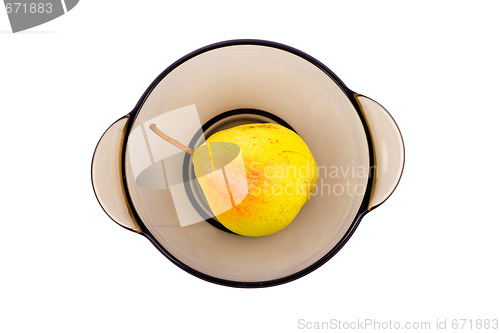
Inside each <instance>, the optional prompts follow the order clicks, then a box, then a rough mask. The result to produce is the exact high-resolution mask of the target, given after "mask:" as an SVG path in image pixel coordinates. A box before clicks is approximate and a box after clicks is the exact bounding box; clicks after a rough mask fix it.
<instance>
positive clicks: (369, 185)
mask: <svg viewBox="0 0 500 333" xmlns="http://www.w3.org/2000/svg"><path fill="white" fill-rule="evenodd" d="M237 45H258V46H267V47H272V48H276V49H280V50H283V51H287V52H289V53H292V54H294V55H296V56H299V57H301V58H303V59H305V60H307V61H308V62H310V63H312V64H313V65H315V66H316V67H318V68H319V69H321V70H322V71H323V72H324V73H325V74H326V75H328V76H329V77H330V78H331V79H332V81H333V82H334V83H336V84H337V85H338V87H339V88H340V89H341V90H342V91H343V92H344V94H345V95H346V97H347V98H348V99H349V100H350V101H351V103H352V105H353V106H354V108H355V109H356V112H357V113H358V116H359V118H360V120H361V123H362V125H363V128H364V130H365V134H366V140H367V143H368V154H369V163H370V168H369V173H368V181H367V187H366V192H365V195H364V197H363V200H362V202H361V205H360V208H359V210H358V212H357V214H356V217H355V218H354V220H353V221H352V223H351V225H350V226H349V228H348V230H347V231H346V233H345V234H344V235H343V236H342V238H341V239H340V241H339V242H338V243H337V244H336V245H335V246H334V247H333V248H332V249H331V250H330V251H328V253H326V254H325V255H324V256H323V257H321V258H320V259H319V260H317V261H316V262H314V263H313V264H311V265H309V266H308V267H306V268H304V269H302V270H300V271H298V272H295V273H293V274H290V275H288V276H284V277H281V278H277V279H272V280H265V281H253V282H245V281H233V280H227V279H221V278H217V277H214V276H211V275H208V274H205V273H202V272H200V271H198V270H196V269H193V268H192V267H190V266H188V265H186V264H184V263H183V262H182V261H180V260H179V259H177V258H176V257H174V256H173V255H172V254H171V253H170V252H168V251H167V250H166V249H165V248H164V247H163V246H162V245H161V244H160V243H159V242H158V240H157V239H156V238H155V237H154V236H153V235H152V234H151V232H150V231H149V230H148V228H147V227H146V225H145V224H144V222H142V220H141V218H140V217H139V214H138V213H137V211H136V209H135V207H134V206H133V204H132V198H131V196H130V191H129V189H128V185H127V181H126V173H125V163H124V161H125V153H126V147H127V141H128V135H129V133H130V130H131V128H132V125H133V123H134V121H135V119H136V116H137V114H138V112H139V110H140V109H141V107H142V105H143V104H144V102H145V101H146V99H147V98H148V96H149V94H150V93H151V92H152V91H153V90H154V88H155V87H156V86H157V85H158V83H159V82H160V81H161V80H163V78H165V76H167V75H168V74H169V73H170V72H172V71H173V70H174V69H175V68H177V67H178V66H180V65H181V64H183V63H184V62H186V61H188V60H190V59H192V58H194V57H196V56H198V55H200V54H202V53H205V52H208V51H211V50H214V49H218V48H222V47H228V46H237ZM129 116H130V119H129V121H128V123H127V128H126V130H125V134H124V137H125V140H124V143H123V147H122V170H121V171H122V175H123V183H124V189H125V195H126V197H127V201H128V202H129V207H130V210H131V212H132V214H133V216H134V218H135V220H136V221H137V223H138V224H139V226H140V228H141V233H140V234H142V235H143V236H145V237H146V238H147V239H149V241H151V243H152V244H153V245H154V246H155V247H156V248H157V249H158V250H159V251H160V252H161V253H162V254H163V255H164V256H165V257H167V258H168V259H169V260H170V261H171V262H173V263H174V264H175V265H177V266H178V267H180V268H181V269H183V270H184V271H186V272H188V273H190V274H192V275H194V276H196V277H198V278H200V279H202V280H205V281H208V282H212V283H215V284H219V285H223V286H228V287H237V288H262V287H271V286H277V285H280V284H284V283H287V282H291V281H293V280H296V279H298V278H300V277H303V276H305V275H307V274H309V273H311V272H312V271H314V270H316V269H317V268H319V267H320V266H322V265H323V264H324V263H326V262H327V261H328V260H330V259H331V258H332V257H333V256H334V255H335V254H336V253H337V252H338V251H339V250H340V249H341V248H342V247H343V246H344V245H345V244H346V243H347V241H348V240H349V239H350V238H351V236H352V234H353V233H354V231H355V230H356V228H357V227H358V225H359V223H360V222H361V220H362V218H363V216H364V215H365V214H366V213H367V212H368V203H369V200H370V194H371V192H372V188H373V169H374V154H373V143H372V140H371V137H370V134H369V133H370V132H369V130H368V125H367V123H366V120H365V119H364V117H363V114H362V112H361V109H360V106H359V104H358V101H357V100H356V98H355V92H353V91H352V90H350V89H349V88H348V87H347V86H346V85H345V84H344V83H343V82H342V80H340V78H339V77H338V76H337V75H336V74H335V73H334V72H332V71H331V70H330V69H329V68H328V67H326V66H325V65H324V64H323V63H321V62H320V61H318V60H317V59H316V58H314V57H312V56H310V55H308V54H307V53H304V52H302V51H300V50H298V49H295V48H293V47H291V46H288V45H285V44H281V43H277V42H271V41H267V40H259V39H234V40H227V41H222V42H218V43H214V44H210V45H207V46H204V47H202V48H199V49H197V50H195V51H193V52H191V53H189V54H187V55H185V56H183V57H182V58H180V59H179V60H177V61H175V62H174V63H173V64H172V65H170V66H169V67H168V68H166V69H165V70H164V71H163V72H162V73H161V74H160V75H158V77H156V79H155V80H154V81H153V82H152V83H151V84H150V85H149V87H148V88H147V89H146V91H145V92H144V93H143V95H142V96H141V98H140V99H139V101H138V102H137V104H136V106H135V107H134V109H133V110H132V111H131V112H130V113H129Z"/></svg>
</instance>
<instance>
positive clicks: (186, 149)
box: [149, 124, 194, 155]
mask: <svg viewBox="0 0 500 333" xmlns="http://www.w3.org/2000/svg"><path fill="white" fill-rule="evenodd" d="M149 129H150V130H152V131H153V132H154V133H155V134H156V135H158V136H159V137H160V138H162V139H163V140H165V141H168V142H170V143H171V144H173V145H174V146H176V147H177V148H179V149H182V150H184V151H185V152H186V153H188V154H189V155H193V153H194V150H193V149H191V148H189V147H188V146H185V145H183V144H182V143H180V142H179V141H177V140H175V139H174V138H172V137H170V136H168V135H166V134H165V133H163V132H162V131H161V130H160V129H159V128H158V127H157V126H156V124H151V125H149Z"/></svg>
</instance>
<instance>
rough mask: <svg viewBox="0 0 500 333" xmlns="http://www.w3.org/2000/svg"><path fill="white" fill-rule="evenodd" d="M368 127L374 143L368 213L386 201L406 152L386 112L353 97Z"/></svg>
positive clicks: (401, 168) (396, 126)
mask: <svg viewBox="0 0 500 333" xmlns="http://www.w3.org/2000/svg"><path fill="white" fill-rule="evenodd" d="M354 97H355V98H356V100H357V101H358V103H359V107H360V109H361V112H362V113H363V116H364V117H365V119H366V122H367V125H368V131H369V132H370V136H371V139H372V143H373V156H374V162H375V164H374V165H375V168H374V170H373V177H374V183H373V188H372V193H371V196H370V201H369V203H368V210H372V209H374V208H376V207H378V206H379V205H380V204H382V203H383V202H384V201H385V200H387V198H389V197H390V196H391V194H392V192H394V190H395V189H396V187H397V186H398V183H399V180H400V178H401V174H402V173H403V167H404V159H405V149H404V143H403V137H402V136H401V132H400V131H399V128H398V125H397V124H396V122H395V121H394V119H393V118H392V116H391V115H390V114H389V112H387V110H386V109H384V107H383V106H382V105H380V104H378V103H377V102H375V101H374V100H372V99H370V98H368V97H366V96H363V95H359V94H354Z"/></svg>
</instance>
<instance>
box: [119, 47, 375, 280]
mask: <svg viewBox="0 0 500 333" xmlns="http://www.w3.org/2000/svg"><path fill="white" fill-rule="evenodd" d="M193 108H194V109H195V110H196V113H197V115H198V117H199V124H201V125H203V124H204V123H206V122H207V121H209V120H210V119H212V118H213V117H215V116H217V115H219V114H221V113H223V112H225V111H229V110H234V109H241V108H251V109H258V110H263V111H266V112H269V113H272V114H274V115H276V116H278V117H279V118H281V119H283V120H284V121H286V122H287V123H288V124H290V125H291V127H292V128H293V129H294V130H295V131H296V132H297V133H298V134H299V135H300V136H301V137H302V139H303V140H304V141H305V142H306V143H307V145H308V146H309V148H310V150H311V152H312V154H313V156H314V157H315V160H316V163H317V164H318V166H319V177H318V182H317V190H316V192H315V194H314V195H313V197H312V198H311V200H310V201H309V202H308V203H307V204H306V205H305V206H304V207H303V208H302V210H301V211H300V213H299V215H298V216H297V217H296V218H295V220H294V221H293V222H292V223H291V224H290V225H289V226H288V227H287V228H285V229H283V230H281V231H279V232H277V233H275V234H272V235H269V236H264V237H256V238H253V237H244V236H239V235H234V234H230V233H227V232H224V231H221V230H219V229H217V228H215V227H213V226H212V225H210V224H209V223H207V222H205V221H203V222H200V223H194V224H190V225H187V226H181V223H180V220H179V215H178V213H177V212H176V209H175V206H174V200H173V198H172V196H173V195H176V194H175V193H173V192H172V190H171V189H170V187H169V186H168V185H170V184H168V181H167V179H166V178H168V177H167V175H166V174H165V173H166V172H167V171H168V170H165V168H164V169H163V170H162V171H159V172H157V173H156V176H150V177H146V178H148V179H147V180H146V181H144V180H142V181H139V179H140V177H141V176H140V175H138V172H137V170H136V169H138V168H139V169H141V167H138V165H139V166H142V169H147V168H148V167H151V168H155V166H159V168H160V169H161V166H162V165H163V166H164V164H162V163H163V162H162V161H161V160H158V157H155V156H153V155H154V154H153V153H152V151H154V150H155V149H158V147H156V146H157V145H158V142H156V141H155V142H152V141H153V140H154V139H151V137H150V136H148V135H147V133H146V132H147V130H148V127H147V125H148V124H149V123H150V122H151V119H157V118H158V117H161V116H162V115H165V114H167V113H169V112H174V111H176V112H182V111H183V110H191V111H192V110H193ZM169 124H170V126H174V127H175V128H173V127H172V131H174V132H176V133H169V134H171V136H176V139H178V140H179V141H180V142H182V143H184V144H186V145H188V144H189V141H190V138H192V137H193V135H194V134H195V133H194V131H196V130H197V129H199V128H200V127H199V126H200V125H196V126H193V125H192V124H191V125H189V126H187V125H186V124H185V123H183V121H182V120H179V122H178V124H177V123H175V124H172V121H171V122H170V123H169ZM166 125H168V124H166ZM166 125H165V126H166ZM167 145H168V144H167ZM167 145H165V147H166V146H167ZM126 149H127V150H126V155H125V163H126V165H125V166H126V169H125V170H126V174H125V176H126V184H127V187H128V189H129V193H130V196H131V199H132V203H133V205H134V207H135V209H136V211H137V213H138V215H139V217H140V218H141V220H142V221H143V223H144V224H145V226H146V228H147V229H148V230H149V231H150V232H151V234H152V235H153V236H154V237H155V238H156V240H157V241H158V242H159V243H160V244H161V245H162V246H163V247H164V248H165V249H166V250H167V251H168V252H169V253H170V254H171V255H173V256H174V257H175V258H177V259H178V260H179V261H181V262H182V263H184V264H185V265H187V266H189V267H191V268H193V269H195V270H197V271H199V272H202V273H204V274H208V275H210V276H213V277H216V278H220V279H226V280H231V281H239V282H258V281H268V280H274V279H279V278H283V277H286V276H289V275H290V274H294V273H296V272H298V271H300V270H302V269H304V268H307V267H309V266H310V265H312V264H314V263H315V262H317V261H318V260H319V259H320V258H322V257H323V256H324V255H326V254H327V253H328V252H329V251H330V250H331V249H332V248H334V247H335V245H336V244H337V243H338V242H339V240H340V239H341V238H342V237H343V236H344V235H345V233H346V231H347V230H348V229H349V227H350V226H351V224H352V223H353V220H354V219H355V217H356V214H357V213H358V210H359V208H360V205H361V202H362V199H363V196H364V194H365V191H366V186H367V181H368V173H367V170H368V168H369V154H368V144H367V139H366V134H365V131H364V129H363V126H362V122H361V120H360V117H359V115H358V114H357V113H356V110H355V108H354V107H353V105H352V104H351V102H350V101H349V99H348V98H347V97H346V95H345V94H344V92H343V91H342V90H341V89H340V88H339V86H338V85H337V84H336V83H335V82H334V81H333V80H332V79H331V78H330V77H329V76H328V75H327V74H325V73H324V72H323V71H322V70H321V69H320V68H318V67H317V66H315V65H314V64H312V63H311V62H309V61H307V60H305V59H304V58H302V57H300V56H297V55H295V54H293V53H290V52H287V51H284V50H281V49H277V48H273V47H268V46H260V45H234V46H225V47H221V48H217V49H213V50H210V51H207V52H204V53H201V54H199V55H197V56H195V57H193V58H191V59H189V60H187V61H185V62H184V63H182V64H181V65H179V66H178V67H177V68H175V69H174V70H173V71H171V72H170V73H169V74H168V75H166V76H165V77H164V78H163V79H162V80H161V81H160V82H159V83H158V85H157V86H156V87H155V88H154V90H153V91H152V92H151V93H150V95H149V96H148V97H147V99H146V100H145V102H144V104H143V105H142V107H141V109H140V111H139V113H138V115H137V117H136V119H135V121H134V123H133V124H132V128H131V135H130V136H129V137H128V139H127V146H126ZM165 149H170V148H165ZM142 169H141V170H142ZM155 182H157V183H161V184H164V185H162V186H155ZM147 184H149V185H147ZM151 184H152V185H151Z"/></svg>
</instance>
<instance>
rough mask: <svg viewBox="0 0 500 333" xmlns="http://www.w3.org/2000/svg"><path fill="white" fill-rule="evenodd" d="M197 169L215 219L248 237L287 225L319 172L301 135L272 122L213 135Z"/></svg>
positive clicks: (198, 155) (196, 159)
mask: <svg viewBox="0 0 500 333" xmlns="http://www.w3.org/2000/svg"><path fill="white" fill-rule="evenodd" d="M193 165H194V171H195V174H196V177H197V179H198V182H199V184H200V186H201V188H202V190H203V193H204V195H205V198H206V200H207V202H208V205H209V206H210V209H211V210H212V213H213V214H214V216H215V217H216V218H217V219H218V220H219V222H220V223H222V224H223V225H224V226H225V227H226V228H228V229H229V230H231V231H233V232H234V233H237V234H239V235H244V236H265V235H269V234H272V233H275V232H277V231H279V230H281V229H283V228H285V227H286V226H288V225H289V224H290V222H292V220H293V219H294V218H295V216H297V214H298V213H299V211H300V209H301V208H302V206H303V205H304V204H305V203H306V202H307V201H308V200H309V198H310V196H311V193H312V192H313V190H314V187H315V184H316V179H317V174H318V171H317V166H316V162H315V160H314V157H313V156H312V154H311V152H310V150H309V148H308V147H307V145H306V144H305V142H304V141H303V140H302V139H301V138H300V136H299V135H297V134H296V133H295V132H293V131H291V130H289V129H288V128H285V127H283V126H281V125H277V124H271V123H258V124H248V125H241V126H236V127H233V128H230V129H227V130H223V131H220V132H217V133H215V134H213V135H212V136H210V138H208V139H207V140H206V142H205V143H204V144H203V145H201V146H199V147H198V148H196V149H195V150H194V153H193Z"/></svg>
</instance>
